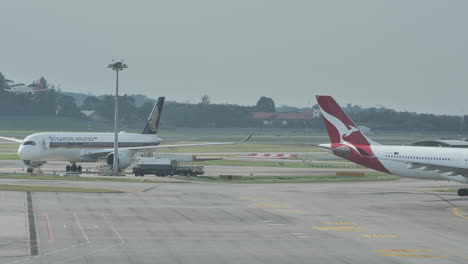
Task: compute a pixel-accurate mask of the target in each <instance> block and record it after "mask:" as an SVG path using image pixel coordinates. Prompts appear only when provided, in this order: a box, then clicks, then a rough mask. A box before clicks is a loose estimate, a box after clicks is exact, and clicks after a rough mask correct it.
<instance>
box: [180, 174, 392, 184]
mask: <svg viewBox="0 0 468 264" xmlns="http://www.w3.org/2000/svg"><path fill="white" fill-rule="evenodd" d="M174 178H177V179H184V180H190V181H208V182H226V183H311V182H354V181H391V180H398V179H400V177H398V176H394V175H389V174H383V173H372V174H366V175H365V176H331V175H302V176H299V175H294V176H242V179H240V180H221V179H219V177H215V176H197V177H191V176H174Z"/></svg>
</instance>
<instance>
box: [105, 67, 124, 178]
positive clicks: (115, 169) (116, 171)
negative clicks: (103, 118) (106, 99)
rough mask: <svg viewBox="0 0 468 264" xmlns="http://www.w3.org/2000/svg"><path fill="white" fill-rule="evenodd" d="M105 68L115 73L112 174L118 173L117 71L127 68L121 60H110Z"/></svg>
mask: <svg viewBox="0 0 468 264" xmlns="http://www.w3.org/2000/svg"><path fill="white" fill-rule="evenodd" d="M107 68H111V69H112V70H114V71H115V73H116V80H115V118H114V160H113V163H112V169H113V172H114V175H119V71H122V70H123V69H126V68H128V67H127V65H126V64H125V63H123V61H118V62H114V61H112V63H111V64H109V66H107Z"/></svg>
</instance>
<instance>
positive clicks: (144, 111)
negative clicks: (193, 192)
mask: <svg viewBox="0 0 468 264" xmlns="http://www.w3.org/2000/svg"><path fill="white" fill-rule="evenodd" d="M43 81H44V84H45V85H46V86H47V87H44V88H47V89H50V90H48V91H46V92H38V93H33V94H14V93H11V92H8V91H7V90H8V89H9V82H11V81H9V80H7V79H6V78H5V76H4V75H3V74H1V73H0V115H9V116H15V115H31V116H63V117H73V118H77V119H86V118H87V117H86V115H85V114H83V112H82V111H85V110H87V111H93V112H94V113H96V114H97V115H99V116H100V117H101V118H102V121H103V122H113V120H114V97H113V96H111V95H106V96H99V97H96V96H88V97H87V98H86V99H85V100H84V102H83V103H82V104H81V105H77V104H76V103H75V100H74V98H73V97H72V96H67V95H64V94H63V93H61V92H60V91H57V90H55V89H53V87H52V86H51V87H49V84H48V83H47V81H46V80H45V78H44V80H43ZM153 106H154V100H148V101H146V102H145V103H143V104H142V105H139V106H137V105H136V104H135V98H134V97H132V96H128V95H123V96H120V97H119V107H120V111H119V113H120V121H121V122H122V123H123V124H124V125H125V126H127V127H135V128H139V127H141V126H142V124H144V123H145V122H146V120H147V118H148V115H149V113H150V112H151V110H152V109H153ZM277 109H281V110H286V111H291V112H303V111H307V110H310V108H301V109H300V108H295V107H290V106H281V107H279V108H278V107H276V106H275V103H274V101H273V100H272V99H271V98H268V97H261V98H260V99H259V100H258V101H257V104H256V105H254V106H240V105H234V104H213V103H211V102H210V99H209V97H208V95H204V96H202V97H201V100H200V102H199V103H196V104H189V103H178V102H171V101H167V102H166V103H165V106H164V111H163V115H162V120H161V124H162V125H163V126H167V127H194V128H203V127H216V128H229V127H239V128H255V127H264V126H266V125H265V123H264V122H263V121H264V120H254V119H253V118H252V113H253V112H275V111H276V110H277ZM345 111H346V112H347V113H348V114H349V115H350V117H351V118H352V119H353V120H354V121H355V122H356V123H357V124H358V125H364V126H367V127H369V128H371V129H372V130H374V131H392V130H393V131H434V132H459V131H468V122H467V121H468V118H467V117H466V116H465V117H460V116H448V115H434V114H417V113H411V112H398V111H395V110H392V109H387V108H384V107H380V108H361V107H359V106H355V105H354V106H352V105H348V106H347V107H345ZM465 120H467V121H465ZM268 126H273V127H282V128H283V127H288V128H303V129H324V125H323V122H322V120H321V118H316V119H313V120H305V121H304V120H293V121H288V122H287V124H286V125H285V124H284V123H283V122H281V121H280V120H276V121H274V122H271V123H269V125H268Z"/></svg>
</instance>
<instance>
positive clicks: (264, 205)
mask: <svg viewBox="0 0 468 264" xmlns="http://www.w3.org/2000/svg"><path fill="white" fill-rule="evenodd" d="M249 207H251V208H279V207H288V205H287V204H270V203H258V204H253V205H249Z"/></svg>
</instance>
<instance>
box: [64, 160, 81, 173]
mask: <svg viewBox="0 0 468 264" xmlns="http://www.w3.org/2000/svg"><path fill="white" fill-rule="evenodd" d="M65 170H66V171H67V172H69V171H71V172H81V171H82V170H83V167H81V166H80V165H78V166H76V163H75V162H73V163H72V165H71V166H70V165H67V166H66V167H65Z"/></svg>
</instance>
